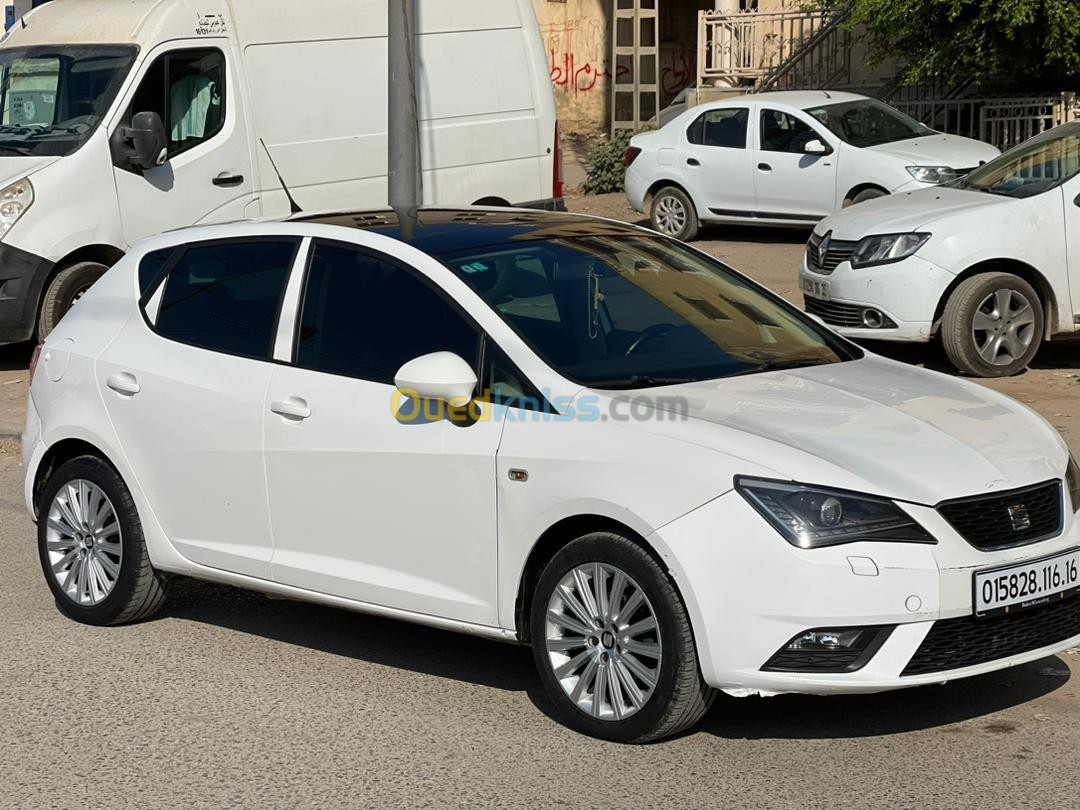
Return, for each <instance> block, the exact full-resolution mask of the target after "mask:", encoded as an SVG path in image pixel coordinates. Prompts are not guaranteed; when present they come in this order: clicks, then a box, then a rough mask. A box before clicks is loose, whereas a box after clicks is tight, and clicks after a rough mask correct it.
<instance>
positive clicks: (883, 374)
mask: <svg viewBox="0 0 1080 810" xmlns="http://www.w3.org/2000/svg"><path fill="white" fill-rule="evenodd" d="M23 457H24V461H25V466H26V492H25V495H26V503H27V506H28V508H29V509H30V511H31V513H32V514H33V515H34V517H35V518H36V520H37V523H38V546H39V553H40V558H41V565H42V570H43V572H44V576H45V579H46V581H47V582H48V585H49V587H50V588H51V590H52V593H53V595H54V597H55V599H56V602H57V604H58V606H59V607H60V609H61V610H62V611H63V612H64V613H66V614H67V615H68V616H70V617H72V618H74V619H77V620H79V621H82V622H87V623H91V624H120V623H123V622H129V621H136V620H140V619H144V618H147V617H149V616H150V615H152V614H153V613H154V612H155V611H156V610H158V609H159V608H160V607H161V605H162V603H163V601H164V599H165V594H166V589H167V587H168V585H169V583H170V580H171V579H173V578H174V577H175V576H176V575H184V576H190V577H197V578H200V579H207V580H212V581H215V582H220V583H228V584H232V585H236V586H240V587H243V588H250V589H254V590H258V591H263V592H266V593H270V594H277V595H281V596H285V597H289V598H295V599H306V600H312V601H317V602H322V603H325V604H329V605H334V606H338V607H343V608H349V609H354V610H359V611H367V612H370V613H376V614H381V615H384V616H391V617H395V618H400V619H406V620H409V621H415V622H422V623H425V624H429V625H433V626H435V627H441V628H446V629H449V630H456V631H461V632H465V633H473V634H476V635H480V636H485V637H488V638H492V639H501V640H504V641H514V642H522V643H528V644H531V645H532V649H533V653H534V657H535V661H536V665H537V668H538V670H539V674H540V679H541V681H542V683H543V685H544V688H545V689H546V691H547V694H548V695H549V697H550V699H551V701H552V703H553V704H554V706H555V708H556V711H557V713H558V716H559V717H561V718H562V719H563V720H564V721H565V722H566V723H567V724H569V725H570V726H572V727H574V728H577V729H580V730H581V731H584V732H586V733H589V734H593V735H596V736H599V737H604V738H608V739H613V740H620V741H626V742H632V741H644V740H649V739H655V738H658V737H661V736H664V735H669V734H673V733H676V732H678V731H679V730H681V729H684V728H687V727H688V726H690V725H692V724H693V723H694V722H695V721H696V720H697V719H698V718H700V717H701V716H702V714H703V713H704V712H705V710H706V709H707V708H708V706H709V705H710V702H711V700H712V697H713V695H714V694H715V690H723V691H725V692H728V693H730V694H733V695H749V694H774V693H778V692H808V693H821V694H823V693H836V692H875V691H880V690H886V689H897V688H901V687H907V686H915V685H918V684H925V683H940V682H942V681H947V680H950V679H954V678H961V677H966V676H970V675H976V674H978V673H982V672H987V671H990V670H996V669H1001V668H1003V667H1008V666H1012V665H1014V664H1018V663H1021V662H1024V661H1030V660H1033V659H1037V658H1040V657H1043V656H1046V655H1050V654H1053V653H1055V652H1057V651H1060V650H1063V649H1065V648H1067V647H1069V646H1070V645H1073V644H1076V643H1077V642H1078V641H1080V596H1078V589H1080V572H1078V570H1077V566H1078V562H1080V550H1078V546H1080V523H1078V521H1077V519H1076V516H1075V513H1076V510H1077V506H1078V505H1080V474H1078V471H1077V467H1076V464H1075V463H1074V462H1073V461H1072V460H1071V458H1070V455H1069V452H1068V450H1067V449H1066V447H1065V444H1064V443H1063V442H1062V440H1061V438H1060V437H1059V436H1058V435H1057V433H1055V432H1054V430H1053V429H1052V428H1051V427H1050V426H1049V425H1048V424H1047V423H1046V422H1045V421H1044V420H1042V419H1041V418H1040V417H1038V416H1037V415H1035V414H1034V413H1033V412H1032V411H1030V410H1028V409H1027V408H1026V407H1024V406H1023V405H1020V404H1018V403H1016V402H1013V401H1012V400H1010V399H1008V398H1006V397H1004V396H1002V395H1000V394H997V393H995V392H993V391H988V390H985V389H983V388H982V387H979V386H977V385H975V384H974V383H969V382H965V381H962V380H955V379H951V378H948V377H945V376H942V375H939V374H935V373H933V372H929V371H924V370H921V369H916V368H911V367H909V366H905V365H903V364H899V363H895V362H892V361H890V360H885V359H882V358H878V357H874V356H872V355H869V354H867V353H865V352H863V351H862V350H861V349H859V348H858V347H856V346H855V345H854V344H851V343H848V342H847V341H846V340H845V339H843V338H841V337H839V336H837V335H835V334H834V333H832V332H830V331H828V330H827V329H825V328H824V327H822V326H820V325H819V324H817V323H816V322H815V321H814V320H812V319H811V318H808V317H807V316H805V315H804V314H802V313H801V312H799V311H798V309H796V308H795V307H793V306H791V305H789V304H787V303H785V302H783V301H782V300H780V299H779V298H777V297H776V296H774V295H772V294H771V293H769V292H768V291H766V290H764V289H762V288H761V287H758V286H757V285H756V284H754V283H753V282H751V281H749V280H747V279H745V278H743V277H742V276H740V275H738V274H737V273H735V272H734V271H732V270H731V269H729V268H728V267H726V266H724V265H723V264H721V263H720V262H718V261H716V260H715V259H713V258H711V257H708V256H706V255H704V254H701V253H698V252H696V251H694V250H692V249H690V248H688V247H686V246H685V245H682V244H680V243H678V242H676V241H674V240H671V239H668V238H666V237H663V236H660V235H658V234H656V233H654V232H651V231H647V230H644V229H639V228H633V227H630V226H626V225H622V224H619V223H613V222H607V221H604V220H597V219H590V218H586V217H575V216H569V215H557V214H543V213H539V212H524V211H512V210H511V211H507V210H502V211H495V210H477V209H472V210H456V211H434V210H429V211H424V212H422V213H421V214H420V215H419V221H415V220H409V221H405V222H402V221H399V220H398V218H397V217H396V216H395V215H394V214H392V213H389V212H374V213H366V214H339V215H332V216H322V217H303V218H298V219H295V220H293V221H287V222H265V223H255V224H251V223H249V224H237V225H227V226H218V227H213V228H200V229H191V230H187V231H183V232H177V233H172V234H168V235H166V236H162V237H158V238H155V239H153V240H151V241H149V242H147V243H144V244H143V245H141V246H140V247H138V248H137V249H135V250H133V251H132V252H131V253H130V254H129V255H128V256H127V257H126V258H125V259H123V260H122V261H121V262H120V263H119V264H117V265H116V266H115V267H114V268H113V269H112V270H110V271H109V272H108V273H107V274H106V275H105V276H104V277H103V278H102V280H101V281H99V282H98V283H97V284H95V285H94V287H93V288H92V289H91V290H90V291H89V292H88V293H87V295H86V297H85V298H84V299H83V300H82V301H81V302H80V303H79V305H78V306H77V307H76V308H75V309H74V310H73V311H72V312H71V313H70V314H69V315H67V316H66V317H65V318H64V319H63V321H62V322H61V323H60V324H59V326H58V327H57V329H56V331H54V332H53V333H52V334H51V335H50V336H49V338H48V340H47V342H46V344H45V345H44V347H43V348H42V350H41V352H40V354H39V359H38V361H37V363H36V369H35V370H34V372H33V376H32V386H31V391H30V402H29V408H28V415H27V425H26V432H25V437H24V444H23Z"/></svg>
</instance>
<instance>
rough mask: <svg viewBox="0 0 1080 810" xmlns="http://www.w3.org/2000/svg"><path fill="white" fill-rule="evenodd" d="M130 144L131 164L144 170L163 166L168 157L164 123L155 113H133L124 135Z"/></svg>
mask: <svg viewBox="0 0 1080 810" xmlns="http://www.w3.org/2000/svg"><path fill="white" fill-rule="evenodd" d="M125 135H126V137H127V140H129V141H130V142H131V163H132V165H134V166H136V167H137V168H140V169H143V170H146V169H153V168H155V167H157V166H163V165H164V164H165V161H166V160H168V157H169V142H168V137H167V136H166V134H165V123H164V122H163V121H162V120H161V116H160V115H158V114H157V113H156V112H140V113H135V115H133V116H132V117H131V126H130V127H128V128H127V132H126V133H125Z"/></svg>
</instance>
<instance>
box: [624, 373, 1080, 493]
mask: <svg viewBox="0 0 1080 810" xmlns="http://www.w3.org/2000/svg"><path fill="white" fill-rule="evenodd" d="M637 396H641V397H642V398H644V399H646V400H648V399H651V400H652V401H653V404H654V406H655V407H657V408H660V409H663V410H666V411H669V412H670V411H672V410H675V409H679V408H682V409H683V410H684V411H685V412H686V413H688V415H689V417H690V418H689V419H688V420H683V421H684V423H688V424H690V423H692V424H696V425H697V426H699V427H700V426H701V424H702V423H708V424H709V426H710V428H711V430H710V431H707V432H706V431H700V430H699V431H697V432H696V435H695V436H694V438H693V441H695V442H697V443H708V444H710V445H711V446H713V447H715V448H716V449H717V450H719V451H721V452H725V453H728V454H729V455H732V456H736V457H739V458H742V459H746V460H748V461H749V462H752V464H751V466H749V467H748V468H747V474H751V475H761V474H765V475H771V476H773V477H777V478H782V479H790V480H796V481H801V482H803V483H812V484H821V485H827V486H833V487H837V488H843V489H849V490H855V491H862V492H867V493H871V494H878V495H883V496H886V497H890V498H895V499H898V500H903V501H909V502H913V503H919V504H925V505H934V504H937V503H939V502H941V501H943V500H947V499H950V498H958V497H964V496H970V495H979V494H983V493H986V492H989V491H1000V490H1007V489H1013V488H1015V487H1021V486H1025V485H1028V484H1033V483H1039V482H1042V481H1047V480H1050V479H1053V478H1060V477H1061V476H1062V475H1063V474H1064V470H1065V467H1066V464H1067V460H1068V450H1067V448H1066V446H1065V443H1064V442H1063V441H1062V439H1061V437H1060V436H1059V435H1058V434H1057V431H1055V430H1054V429H1053V428H1052V427H1051V426H1050V425H1049V424H1048V423H1047V422H1046V421H1045V420H1044V419H1043V418H1042V417H1041V416H1039V415H1038V414H1036V413H1034V412H1033V411H1031V410H1030V409H1028V408H1027V407H1025V406H1023V405H1021V404H1020V403H1018V402H1016V401H1014V400H1012V399H1009V398H1008V397H1006V396H1004V395H1002V394H999V393H997V392H995V391H992V390H990V389H987V388H984V387H983V386H980V385H977V384H975V383H971V382H967V381H963V380H957V379H955V378H952V377H948V376H946V375H944V374H939V373H937V372H932V371H926V370H924V369H920V368H916V367H912V366H907V365H904V364H901V363H897V362H895V361H892V360H886V359H884V358H880V357H874V356H868V357H866V358H865V359H863V360H858V361H851V362H847V363H837V364H833V365H828V366H815V367H811V368H806V369H800V370H797V371H776V372H766V373H762V374H755V375H750V376H746V377H736V378H729V379H725V380H714V381H709V382H701V383H691V384H688V385H680V386H667V387H664V388H659V389H650V390H648V391H644V392H637V393H635V397H637ZM666 424H668V425H671V424H672V422H671V421H670V419H669V420H668V421H667V422H666ZM688 424H684V425H683V427H684V429H685V428H687V427H688ZM688 435H693V433H691V434H688ZM755 467H757V469H754V468H755Z"/></svg>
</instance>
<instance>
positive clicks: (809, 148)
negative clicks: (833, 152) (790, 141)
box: [803, 138, 829, 155]
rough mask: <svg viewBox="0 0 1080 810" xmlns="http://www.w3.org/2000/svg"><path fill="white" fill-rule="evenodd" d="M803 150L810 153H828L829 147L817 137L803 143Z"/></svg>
mask: <svg viewBox="0 0 1080 810" xmlns="http://www.w3.org/2000/svg"><path fill="white" fill-rule="evenodd" d="M803 151H804V152H805V153H806V154H808V155H827V154H829V147H827V146H826V145H825V144H823V143H822V142H821V141H819V140H817V139H816V138H815V139H814V140H812V141H807V142H806V143H805V144H804V145H803Z"/></svg>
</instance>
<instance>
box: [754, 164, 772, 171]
mask: <svg viewBox="0 0 1080 810" xmlns="http://www.w3.org/2000/svg"><path fill="white" fill-rule="evenodd" d="M757 167H758V169H759V170H760V171H763V172H771V171H772V166H770V165H769V164H768V163H759V164H758V165H757Z"/></svg>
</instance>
